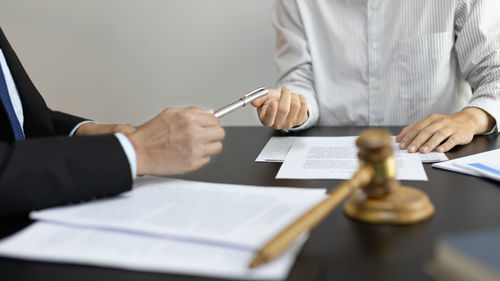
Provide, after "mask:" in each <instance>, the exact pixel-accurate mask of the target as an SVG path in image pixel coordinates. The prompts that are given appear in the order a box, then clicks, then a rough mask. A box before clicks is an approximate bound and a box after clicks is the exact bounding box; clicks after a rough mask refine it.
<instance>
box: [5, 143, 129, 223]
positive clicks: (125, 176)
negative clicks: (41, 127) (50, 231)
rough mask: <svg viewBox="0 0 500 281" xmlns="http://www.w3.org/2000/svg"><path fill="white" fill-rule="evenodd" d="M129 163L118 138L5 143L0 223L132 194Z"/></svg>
mask: <svg viewBox="0 0 500 281" xmlns="http://www.w3.org/2000/svg"><path fill="white" fill-rule="evenodd" d="M131 186H132V178H131V174H130V166H129V163H128V160H127V157H126V155H125V153H124V151H123V149H122V147H121V145H120V143H119V141H118V140H117V138H116V137H115V136H114V135H102V136H85V137H72V138H71V137H50V138H37V139H32V140H26V141H21V142H16V143H14V144H9V143H5V142H2V143H0V218H6V217H10V216H18V215H26V214H28V213H29V212H30V211H31V210H38V209H43V208H47V207H52V206H56V205H62V204H69V203H76V202H80V201H83V200H90V199H93V198H97V197H104V196H109V195H114V194H118V193H121V192H124V191H127V190H129V189H130V188H131Z"/></svg>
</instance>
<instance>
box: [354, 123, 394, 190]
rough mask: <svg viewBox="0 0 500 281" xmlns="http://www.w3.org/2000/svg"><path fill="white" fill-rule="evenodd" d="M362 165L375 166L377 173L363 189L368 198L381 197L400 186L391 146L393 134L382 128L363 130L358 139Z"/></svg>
mask: <svg viewBox="0 0 500 281" xmlns="http://www.w3.org/2000/svg"><path fill="white" fill-rule="evenodd" d="M356 146H357V147H358V148H359V153H358V158H359V162H360V163H359V165H360V167H364V166H369V167H371V168H373V171H374V172H375V175H374V177H373V179H372V181H371V182H370V183H369V184H368V185H367V186H365V187H363V191H364V192H365V193H366V195H367V196H368V198H380V197H384V196H386V195H388V194H389V193H391V192H393V191H395V190H396V189H397V188H398V187H399V182H398V181H396V162H395V160H394V154H393V151H392V148H391V135H390V134H389V133H388V132H387V131H386V130H382V129H370V130H366V131H363V132H362V133H361V135H360V136H359V138H358V139H357V141H356Z"/></svg>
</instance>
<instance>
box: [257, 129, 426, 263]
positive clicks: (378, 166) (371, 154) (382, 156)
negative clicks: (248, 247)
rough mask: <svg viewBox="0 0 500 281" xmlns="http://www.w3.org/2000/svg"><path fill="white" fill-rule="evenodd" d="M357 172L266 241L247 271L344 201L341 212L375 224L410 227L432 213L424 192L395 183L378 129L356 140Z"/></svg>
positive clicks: (384, 135)
mask: <svg viewBox="0 0 500 281" xmlns="http://www.w3.org/2000/svg"><path fill="white" fill-rule="evenodd" d="M356 146H357V147H358V148H359V153H358V158H359V161H360V165H359V170H358V171H357V172H356V173H355V174H354V176H353V177H352V178H351V179H350V180H348V181H345V182H343V183H342V184H341V185H340V186H339V187H337V188H336V189H335V190H333V191H332V192H330V193H329V195H328V197H327V198H326V199H324V200H323V201H321V202H320V203H319V204H317V205H316V206H314V207H313V208H312V209H310V210H309V211H308V212H306V213H305V214H303V215H302V216H301V217H299V218H298V219H297V220H295V221H294V222H293V223H291V224H290V225H289V226H287V227H286V228H285V229H283V230H282V231H281V232H280V233H279V234H278V235H276V236H275V237H274V238H272V239H271V240H270V241H268V242H267V243H266V244H265V245H264V246H263V247H262V248H261V249H260V250H259V252H258V253H257V254H256V255H255V257H254V259H253V260H252V261H251V263H250V268H253V267H256V266H258V265H260V264H262V263H266V262H268V261H270V260H272V259H274V258H276V257H278V256H279V255H280V254H281V253H282V252H283V251H284V250H286V249H287V248H288V247H289V246H290V245H291V244H292V243H293V242H294V241H295V239H296V238H297V237H299V236H300V235H301V234H303V233H304V232H306V231H310V230H312V229H313V228H315V227H316V226H317V225H318V224H319V223H321V222H322V221H323V220H324V219H325V218H326V217H327V216H328V215H329V214H330V213H331V212H332V211H333V210H334V209H335V208H336V207H337V206H338V205H339V204H340V203H341V202H342V201H343V200H344V199H345V198H347V197H348V196H349V195H351V194H352V195H351V197H350V198H349V200H348V201H347V203H346V204H345V205H344V213H345V214H346V215H347V216H349V217H351V218H353V219H356V220H359V221H363V222H368V223H375V224H397V225H403V224H413V223H417V222H420V221H423V220H426V219H428V218H430V217H432V215H433V214H434V206H433V205H432V203H431V201H430V200H429V198H428V197H427V195H426V194H425V193H423V192H422V191H420V190H418V189H414V188H411V187H405V186H401V185H400V183H399V182H398V181H397V180H396V162H395V159H394V155H393V152H392V148H391V135H390V134H389V133H388V132H387V131H385V130H381V129H371V130H366V131H364V132H362V133H361V135H360V136H359V138H358V139H357V141H356Z"/></svg>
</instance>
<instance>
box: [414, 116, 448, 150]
mask: <svg viewBox="0 0 500 281" xmlns="http://www.w3.org/2000/svg"><path fill="white" fill-rule="evenodd" d="M441 127H442V125H441V123H437V124H431V125H429V126H427V127H425V128H423V129H422V130H421V131H420V132H419V133H418V135H417V136H415V138H414V139H413V140H412V141H411V143H410V144H409V145H408V152H410V153H413V152H417V151H418V150H419V149H420V148H421V146H422V145H423V144H424V143H426V142H427V141H429V139H430V138H432V136H433V135H434V134H435V133H436V132H437V131H438V130H440V129H441ZM442 140H444V139H442Z"/></svg>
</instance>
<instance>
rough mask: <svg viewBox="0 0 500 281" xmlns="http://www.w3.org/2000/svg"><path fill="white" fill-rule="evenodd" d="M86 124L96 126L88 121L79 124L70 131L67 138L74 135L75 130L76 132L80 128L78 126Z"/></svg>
mask: <svg viewBox="0 0 500 281" xmlns="http://www.w3.org/2000/svg"><path fill="white" fill-rule="evenodd" d="M87 123H93V124H97V122H94V121H90V120H87V121H83V122H80V123H78V124H76V126H75V127H74V128H73V130H71V132H70V133H69V136H70V137H72V136H73V135H74V134H75V133H76V130H78V128H80V126H82V125H83V124H87Z"/></svg>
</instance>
